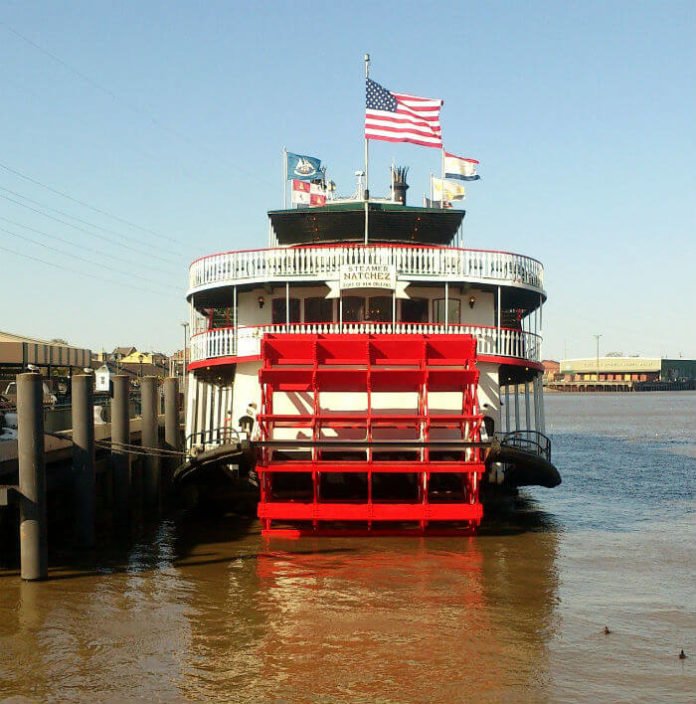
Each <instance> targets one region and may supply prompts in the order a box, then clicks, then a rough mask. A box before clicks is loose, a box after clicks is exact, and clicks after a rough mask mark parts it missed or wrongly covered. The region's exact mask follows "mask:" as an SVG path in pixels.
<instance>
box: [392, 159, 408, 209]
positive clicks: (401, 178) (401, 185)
mask: <svg viewBox="0 0 696 704" xmlns="http://www.w3.org/2000/svg"><path fill="white" fill-rule="evenodd" d="M407 175H408V166H396V167H395V168H393V169H392V200H393V201H394V202H395V203H401V205H406V191H407V190H408V184H407V183H406V176H407Z"/></svg>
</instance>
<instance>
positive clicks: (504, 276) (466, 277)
mask: <svg viewBox="0 0 696 704" xmlns="http://www.w3.org/2000/svg"><path fill="white" fill-rule="evenodd" d="M370 264H380V265H388V266H393V267H394V269H395V273H396V279H397V280H399V281H408V282H409V283H410V282H413V283H415V282H421V283H424V282H430V283H438V282H440V283H445V282H449V283H479V284H493V285H499V286H510V287H516V288H518V289H522V290H526V291H529V292H532V293H534V294H535V295H538V296H541V297H542V299H543V300H545V299H546V293H545V291H544V268H543V266H542V264H541V262H539V261H537V260H536V259H533V258H531V257H526V256H523V255H521V254H514V253H511V252H499V251H494V250H480V249H463V248H458V247H442V246H439V247H438V246H427V245H409V244H368V245H358V244H327V245H317V246H300V247H272V248H268V249H251V250H242V251H237V252H223V253H219V254H212V255H209V256H206V257H201V258H200V259H197V260H196V261H194V262H193V263H192V264H191V267H190V269H189V289H188V292H187V297H188V298H189V299H190V298H191V297H192V296H194V295H195V294H198V293H202V292H206V291H208V292H212V291H213V290H215V289H218V288H220V287H225V286H240V285H252V286H253V285H257V284H264V283H271V284H273V283H286V282H290V283H312V282H314V283H319V282H325V281H329V280H333V279H338V277H339V275H340V271H341V267H343V266H349V265H370Z"/></svg>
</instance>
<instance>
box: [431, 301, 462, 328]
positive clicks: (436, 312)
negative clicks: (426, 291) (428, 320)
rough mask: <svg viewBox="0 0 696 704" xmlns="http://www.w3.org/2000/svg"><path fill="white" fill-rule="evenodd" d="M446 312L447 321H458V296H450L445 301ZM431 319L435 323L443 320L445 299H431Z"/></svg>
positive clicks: (459, 305) (459, 307) (459, 302)
mask: <svg viewBox="0 0 696 704" xmlns="http://www.w3.org/2000/svg"><path fill="white" fill-rule="evenodd" d="M447 303H448V305H447V308H448V314H447V322H448V323H450V324H455V323H459V322H460V320H461V317H460V316H461V313H460V310H461V301H460V300H459V299H458V298H450V299H449V300H448V301H447ZM433 320H434V321H435V322H436V323H444V322H445V299H444V298H436V299H435V300H434V301H433Z"/></svg>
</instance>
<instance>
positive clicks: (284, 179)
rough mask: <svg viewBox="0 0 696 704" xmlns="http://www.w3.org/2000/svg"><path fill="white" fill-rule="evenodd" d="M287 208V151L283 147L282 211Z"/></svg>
mask: <svg viewBox="0 0 696 704" xmlns="http://www.w3.org/2000/svg"><path fill="white" fill-rule="evenodd" d="M287 207H288V150H287V147H283V210H287Z"/></svg>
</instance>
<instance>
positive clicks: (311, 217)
mask: <svg viewBox="0 0 696 704" xmlns="http://www.w3.org/2000/svg"><path fill="white" fill-rule="evenodd" d="M368 207H369V233H368V239H369V241H370V242H408V243H412V244H415V243H419V244H439V245H447V244H450V242H451V241H452V239H453V238H454V236H455V234H456V233H457V230H458V229H459V226H460V224H461V222H462V220H463V219H464V215H465V211H463V210H442V209H440V208H417V207H413V206H405V205H400V204H399V203H375V202H371V203H369V206H368ZM268 217H269V218H270V219H271V224H272V226H273V230H274V231H275V234H276V237H277V238H278V243H279V244H281V245H293V244H312V243H314V242H316V243H324V242H363V241H364V239H365V203H364V202H361V201H356V202H352V203H336V204H331V205H326V206H322V207H318V208H297V209H292V210H272V211H270V212H269V213H268Z"/></svg>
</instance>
